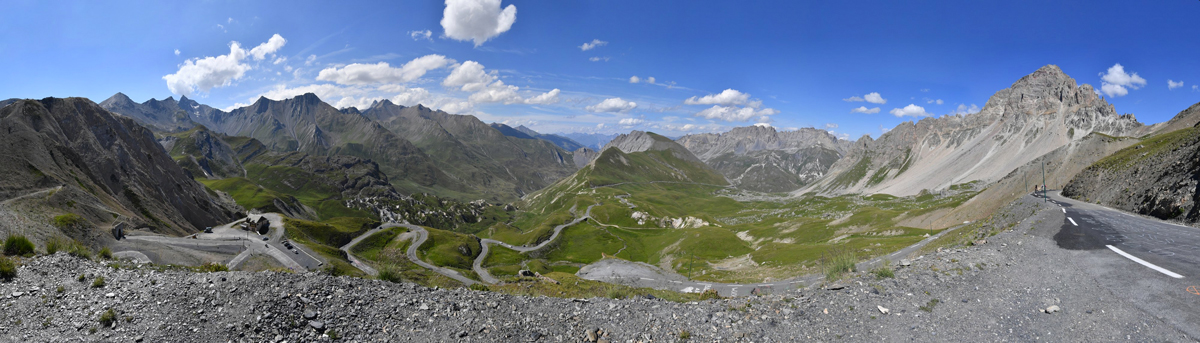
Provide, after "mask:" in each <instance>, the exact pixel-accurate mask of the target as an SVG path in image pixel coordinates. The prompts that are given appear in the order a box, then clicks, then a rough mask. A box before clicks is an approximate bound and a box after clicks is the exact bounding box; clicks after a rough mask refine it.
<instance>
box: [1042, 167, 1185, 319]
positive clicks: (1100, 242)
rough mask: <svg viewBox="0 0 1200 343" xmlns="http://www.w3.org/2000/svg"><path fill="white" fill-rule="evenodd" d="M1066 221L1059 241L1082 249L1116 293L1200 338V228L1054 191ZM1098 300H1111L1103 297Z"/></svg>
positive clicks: (1052, 198)
mask: <svg viewBox="0 0 1200 343" xmlns="http://www.w3.org/2000/svg"><path fill="white" fill-rule="evenodd" d="M1048 200H1049V201H1050V202H1052V203H1053V204H1055V205H1058V206H1059V207H1060V208H1059V211H1060V212H1061V215H1062V223H1061V227H1060V228H1059V230H1058V232H1057V233H1056V234H1054V240H1055V241H1056V242H1057V243H1058V246H1059V247H1060V248H1063V249H1068V250H1074V251H1078V252H1079V253H1078V255H1077V256H1079V258H1081V260H1082V261H1083V262H1084V265H1085V266H1088V271H1089V272H1091V273H1093V274H1094V275H1095V277H1096V280H1097V281H1099V282H1100V283H1101V284H1103V285H1104V286H1105V287H1107V288H1109V289H1110V290H1111V291H1112V293H1113V295H1115V296H1118V297H1122V298H1126V299H1129V300H1130V301H1131V302H1132V303H1134V304H1137V306H1138V307H1139V308H1141V309H1142V310H1144V311H1146V312H1147V313H1149V314H1151V315H1153V316H1156V317H1159V318H1160V319H1162V320H1164V321H1166V322H1169V323H1172V324H1173V325H1175V326H1176V327H1178V328H1180V329H1181V330H1183V331H1184V332H1186V333H1187V334H1188V335H1190V336H1192V337H1200V311H1197V310H1196V308H1197V305H1200V229H1196V228H1193V227H1188V226H1183V225H1178V224H1173V223H1169V222H1164V221H1161V220H1157V219H1155V218H1150V217H1143V216H1139V215H1135V214H1129V213H1125V212H1122V211H1119V210H1114V209H1110V208H1107V207H1103V206H1100V205H1096V204H1089V203H1085V202H1081V201H1077V200H1074V199H1070V198H1066V197H1063V196H1061V195H1060V194H1059V193H1058V192H1054V191H1051V192H1049V199H1048ZM1097 296H1098V297H1103V296H1105V295H1104V294H1098V295H1097Z"/></svg>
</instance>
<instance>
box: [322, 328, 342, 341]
mask: <svg viewBox="0 0 1200 343" xmlns="http://www.w3.org/2000/svg"><path fill="white" fill-rule="evenodd" d="M325 335H326V336H329V339H331V340H335V341H336V340H337V339H338V338H340V337H339V336H338V332H337V330H334V329H329V330H328V331H325Z"/></svg>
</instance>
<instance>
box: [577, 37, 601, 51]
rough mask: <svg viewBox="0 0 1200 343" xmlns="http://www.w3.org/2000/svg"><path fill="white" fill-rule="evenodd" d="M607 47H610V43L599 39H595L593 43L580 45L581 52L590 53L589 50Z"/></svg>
mask: <svg viewBox="0 0 1200 343" xmlns="http://www.w3.org/2000/svg"><path fill="white" fill-rule="evenodd" d="M605 45H608V42H605V41H602V40H599V39H593V40H592V41H591V42H587V43H583V45H580V46H579V50H582V51H588V50H592V49H595V48H596V47H598V46H605Z"/></svg>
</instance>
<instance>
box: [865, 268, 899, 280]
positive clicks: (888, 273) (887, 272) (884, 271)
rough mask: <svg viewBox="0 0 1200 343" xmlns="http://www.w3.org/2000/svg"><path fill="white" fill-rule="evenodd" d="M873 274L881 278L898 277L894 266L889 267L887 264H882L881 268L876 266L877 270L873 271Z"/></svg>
mask: <svg viewBox="0 0 1200 343" xmlns="http://www.w3.org/2000/svg"><path fill="white" fill-rule="evenodd" d="M871 274H875V277H877V278H880V279H886V278H891V277H896V273H895V272H893V271H892V268H889V267H887V266H881V267H879V268H875V270H872V271H871Z"/></svg>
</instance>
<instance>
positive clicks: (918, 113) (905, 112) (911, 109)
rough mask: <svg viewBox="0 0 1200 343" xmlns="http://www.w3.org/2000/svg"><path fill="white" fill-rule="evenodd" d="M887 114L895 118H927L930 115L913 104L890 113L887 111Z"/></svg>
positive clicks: (922, 108)
mask: <svg viewBox="0 0 1200 343" xmlns="http://www.w3.org/2000/svg"><path fill="white" fill-rule="evenodd" d="M888 113H891V114H892V115H894V116H897V117H906V116H907V117H928V116H930V115H931V114H929V113H928V112H925V108H924V107H921V106H917V105H914V104H908V106H904V108H894V109H892V110H891V111H888Z"/></svg>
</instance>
